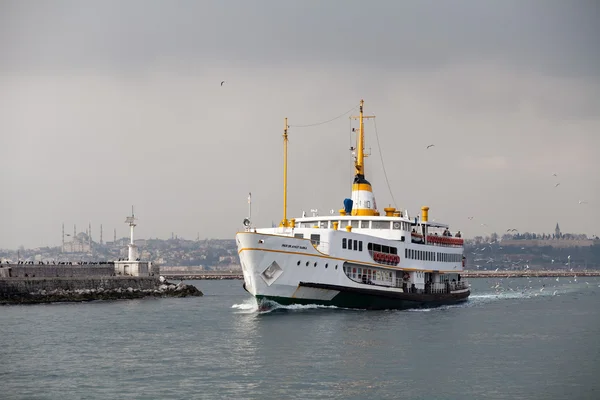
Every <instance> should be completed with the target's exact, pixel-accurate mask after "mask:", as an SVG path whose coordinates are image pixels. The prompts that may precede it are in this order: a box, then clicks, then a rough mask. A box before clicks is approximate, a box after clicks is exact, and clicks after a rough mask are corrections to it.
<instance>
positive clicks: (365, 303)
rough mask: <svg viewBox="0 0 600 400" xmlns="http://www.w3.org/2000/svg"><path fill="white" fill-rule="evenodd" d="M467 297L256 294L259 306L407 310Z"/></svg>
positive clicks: (458, 301)
mask: <svg viewBox="0 0 600 400" xmlns="http://www.w3.org/2000/svg"><path fill="white" fill-rule="evenodd" d="M466 300H467V299H466V298H464V299H446V300H436V301H411V300H405V299H393V298H386V297H380V296H374V295H369V294H362V293H349V292H340V293H339V294H337V295H336V296H335V297H334V298H333V299H331V300H316V299H315V300H313V299H298V298H292V297H278V296H262V295H256V301H257V302H258V304H259V307H260V306H262V305H265V303H267V302H269V301H272V302H275V303H277V304H280V305H282V306H289V305H293V304H300V305H312V304H316V305H320V306H336V307H340V308H358V309H364V310H408V309H412V308H432V307H439V306H444V305H452V304H459V303H462V302H465V301H466Z"/></svg>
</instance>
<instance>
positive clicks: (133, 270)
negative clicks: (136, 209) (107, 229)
mask: <svg viewBox="0 0 600 400" xmlns="http://www.w3.org/2000/svg"><path fill="white" fill-rule="evenodd" d="M135 220H136V218H135V215H134V213H133V206H131V216H130V217H127V218H126V219H125V223H126V224H129V231H130V241H129V245H128V247H129V251H128V257H127V258H126V259H122V258H120V259H119V260H117V261H115V274H117V275H121V276H148V275H150V265H149V264H150V263H149V262H147V261H141V259H140V256H139V253H138V249H137V246H136V245H135V242H134V240H133V229H134V228H135V226H136V223H135Z"/></svg>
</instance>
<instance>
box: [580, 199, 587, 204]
mask: <svg viewBox="0 0 600 400" xmlns="http://www.w3.org/2000/svg"><path fill="white" fill-rule="evenodd" d="M579 204H587V201H585V200H579Z"/></svg>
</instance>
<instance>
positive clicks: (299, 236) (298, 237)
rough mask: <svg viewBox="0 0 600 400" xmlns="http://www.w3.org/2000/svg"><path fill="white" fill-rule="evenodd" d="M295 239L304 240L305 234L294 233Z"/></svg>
mask: <svg viewBox="0 0 600 400" xmlns="http://www.w3.org/2000/svg"><path fill="white" fill-rule="evenodd" d="M294 237H295V238H297V239H304V234H303V233H294Z"/></svg>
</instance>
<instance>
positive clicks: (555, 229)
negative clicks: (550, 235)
mask: <svg viewBox="0 0 600 400" xmlns="http://www.w3.org/2000/svg"><path fill="white" fill-rule="evenodd" d="M554 233H555V235H556V238H557V239H559V238H560V227H559V226H558V222H557V223H556V228H554Z"/></svg>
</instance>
